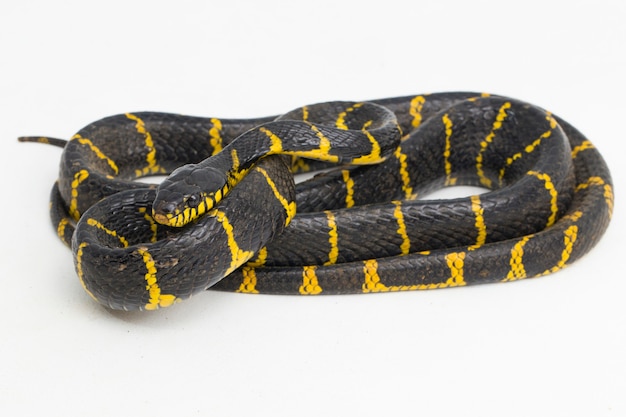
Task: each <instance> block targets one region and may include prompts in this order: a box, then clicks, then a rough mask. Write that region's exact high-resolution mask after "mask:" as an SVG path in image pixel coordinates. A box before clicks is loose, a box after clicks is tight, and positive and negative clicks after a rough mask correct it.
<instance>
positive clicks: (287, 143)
mask: <svg viewBox="0 0 626 417" xmlns="http://www.w3.org/2000/svg"><path fill="white" fill-rule="evenodd" d="M235 139H236V140H235ZM20 140H21V141H37V142H47V143H52V144H55V145H59V146H63V147H64V152H63V156H62V159H61V167H60V175H59V179H58V181H57V182H56V184H55V186H54V187H53V190H52V196H51V217H52V221H53V223H54V225H55V227H56V229H57V231H58V235H59V237H60V238H61V239H62V240H63V241H64V242H65V243H66V244H68V245H71V247H72V250H73V253H74V262H75V268H76V272H77V274H78V277H79V279H80V282H81V283H82V285H83V287H84V288H85V290H86V291H87V293H88V294H89V295H91V296H92V297H93V298H94V299H95V300H96V301H98V302H100V303H102V304H103V305H105V306H107V307H109V308H113V309H125V310H133V309H140V310H143V309H145V310H152V309H156V308H158V307H165V306H169V305H171V304H173V303H174V302H176V301H179V300H182V299H185V298H188V297H190V296H191V295H193V294H195V293H197V292H199V291H204V290H206V289H208V288H213V289H218V290H226V291H238V292H245V293H273V294H342V293H373V292H386V291H404V290H421V289H431V288H445V287H456V286H463V285H469V284H477V283H486V282H497V281H500V282H504V281H515V280H519V279H522V278H527V277H535V276H541V275H545V274H548V273H551V272H555V271H557V270H560V269H561V268H563V267H564V266H566V265H567V264H569V263H571V262H573V261H574V260H576V259H578V258H579V257H580V256H582V255H583V254H585V253H586V252H587V251H589V250H590V249H591V248H592V247H593V246H594V245H595V243H596V242H597V241H598V240H599V239H600V237H601V235H602V234H603V232H604V231H605V229H606V227H607V226H608V223H609V220H610V217H611V212H612V208H613V189H612V182H611V177H610V173H609V170H608V168H607V166H606V164H605V162H604V161H603V159H602V157H601V156H600V154H599V153H598V151H597V150H596V149H595V148H594V146H593V145H592V144H591V142H589V141H588V140H587V139H586V138H585V137H584V136H583V135H582V134H581V133H580V132H579V131H578V130H576V129H575V128H574V127H572V126H571V125H570V124H568V123H567V122H565V121H563V120H561V119H560V118H558V117H556V116H554V115H552V114H551V113H550V112H547V111H545V110H543V109H541V108H538V107H536V106H533V105H530V104H527V103H523V102H520V101H517V100H514V99H510V98H505V97H499V96H490V95H488V94H476V93H439V94H430V95H417V96H408V97H399V98H390V99H383V100H373V101H371V102H363V103H347V102H332V103H323V104H317V105H312V106H305V107H302V108H300V109H296V110H294V111H292V112H289V113H287V114H285V115H282V116H280V117H266V118H259V119H232V120H225V119H217V118H200V117H189V116H181V115H173V114H165V113H149V112H143V113H132V114H131V113H128V114H122V115H117V116H112V117H109V118H105V119H102V120H99V121H96V122H95V123H92V124H90V125H88V126H87V127H85V128H83V129H82V130H80V131H79V132H78V133H77V134H76V135H74V136H73V137H72V138H71V140H69V141H63V140H59V139H51V138H38V137H23V138H20ZM312 159H317V160H320V161H323V162H322V163H321V164H320V163H319V162H316V161H312ZM328 163H333V165H335V168H332V169H330V170H327V171H326V172H324V173H322V174H319V175H317V176H315V177H313V178H311V179H309V180H307V181H304V182H302V183H299V184H297V185H296V186H294V181H293V172H297V171H307V170H312V169H314V168H315V167H317V166H320V165H322V166H328ZM185 164H190V165H185ZM181 166H182V167H181ZM179 167H181V168H179ZM169 173H171V175H170V176H169V177H168V178H166V179H165V180H164V181H163V183H162V184H160V185H158V186H157V185H154V184H143V183H140V182H138V181H135V180H136V179H137V178H140V177H144V176H148V175H156V174H169ZM452 185H474V186H480V187H483V188H486V189H488V190H489V191H488V192H485V193H482V194H478V195H473V196H471V197H463V198H454V199H447V200H424V199H418V198H420V197H422V196H423V195H425V194H427V193H428V192H430V191H433V190H435V189H437V188H440V187H444V186H452ZM157 187H158V188H157ZM296 207H297V213H298V214H297V215H295V213H296Z"/></svg>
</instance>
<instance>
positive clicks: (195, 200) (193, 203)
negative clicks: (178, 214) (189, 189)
mask: <svg viewBox="0 0 626 417" xmlns="http://www.w3.org/2000/svg"><path fill="white" fill-rule="evenodd" d="M198 204H200V196H198V194H191V195H190V196H189V197H187V205H188V206H189V207H191V208H196V207H198Z"/></svg>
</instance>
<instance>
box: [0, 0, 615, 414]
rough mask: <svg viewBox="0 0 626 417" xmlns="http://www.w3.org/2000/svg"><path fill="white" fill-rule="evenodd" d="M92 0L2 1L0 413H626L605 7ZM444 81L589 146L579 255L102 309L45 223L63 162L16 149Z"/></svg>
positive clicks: (52, 154) (424, 88)
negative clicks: (479, 270) (609, 214)
mask: <svg viewBox="0 0 626 417" xmlns="http://www.w3.org/2000/svg"><path fill="white" fill-rule="evenodd" d="M94 4H96V2H85V1H75V2H69V1H66V2H63V1H55V2H51V1H30V2H29V1H20V2H16V1H14V2H3V3H2V5H1V6H0V75H1V77H0V115H1V116H0V117H1V120H2V121H1V123H0V138H2V149H3V151H2V153H1V155H0V157H1V165H0V167H2V172H3V173H4V174H3V175H4V178H5V181H4V186H3V188H2V193H1V195H2V197H1V198H2V204H1V206H0V207H1V208H2V212H3V215H2V218H3V223H4V225H3V228H2V230H3V235H2V236H3V237H2V242H3V247H2V251H0V256H1V257H2V258H1V262H0V271H1V272H0V279H1V285H0V288H1V289H2V302H1V303H0V317H1V319H0V335H1V337H0V415H3V416H26V415H28V416H32V415H38V414H39V415H47V416H100V415H102V416H122V415H137V416H143V415H146V416H148V415H149V416H162V415H173V414H174V413H176V415H180V416H191V415H212V416H226V415H229V416H231V415H232V416H253V415H272V416H281V415H289V416H309V415H311V416H334V415H340V416H351V415H359V416H367V415H376V416H398V415H411V416H415V415H427V416H453V415H466V416H529V415H533V416H624V415H626V400H625V397H626V394H625V391H626V354H625V352H626V341H625V339H626V310H625V307H624V292H625V291H626V283H625V282H626V281H625V276H624V275H625V273H624V269H625V268H624V262H625V259H624V258H625V257H624V253H625V252H626V244H625V243H624V241H625V240H624V238H623V236H621V235H620V233H624V230H625V226H624V211H623V206H622V205H621V201H622V191H623V189H624V185H625V183H624V178H625V168H624V167H625V165H626V164H625V163H624V145H623V143H624V138H625V137H626V136H625V135H626V133H625V129H624V121H625V117H624V114H626V100H625V99H624V97H625V93H626V83H625V82H624V74H626V54H625V53H624V45H625V44H626V30H625V26H624V20H626V3H624V2H621V1H598V0H594V1H589V2H579V1H573V0H569V1H563V2H549V1H546V0H541V1H526V2H522V3H519V2H516V3H512V2H502V1H491V2H488V1H472V2H466V1H458V2H452V1H437V2H434V1H432V2H431V1H429V2H425V1H424V2H418V1H415V2H408V1H395V0H386V1H382V2H379V1H376V2H374V1H365V0H362V1H358V2H349V3H348V4H343V3H340V2H338V1H319V0H316V1H309V2H296V1H284V2H279V1H269V2H260V1H249V2H236V1H231V2H200V1H198V2H192V1H177V2H160V1H149V2H148V1H145V2H132V1H129V0H124V1H113V0H109V1H106V2H100V5H99V6H94ZM211 4H212V5H211ZM444 90H448V91H452V90H478V91H489V92H492V93H498V94H505V95H510V96H513V97H517V98H521V99H525V100H528V101H531V102H533V103H536V104H539V105H541V106H543V107H546V108H548V109H550V110H552V111H554V112H555V113H556V114H559V115H561V116H562V117H564V118H566V119H567V120H570V121H571V122H572V123H574V124H575V125H576V126H577V127H579V128H580V129H581V130H583V131H584V132H585V133H586V134H587V135H588V136H589V137H590V139H592V140H593V142H594V143H595V144H596V145H597V146H598V148H599V149H600V150H601V151H602V152H603V153H604V156H605V157H606V159H607V161H608V163H609V165H610V167H611V168H612V172H613V176H614V180H615V183H616V186H615V191H616V194H617V204H616V206H615V213H614V217H613V222H612V224H611V226H610V228H609V230H608V232H607V234H606V235H605V237H604V239H603V240H602V241H601V243H600V244H599V245H598V246H597V247H596V248H595V249H594V250H593V252H592V253H590V254H589V255H588V256H587V257H585V258H584V259H583V260H581V261H579V262H577V263H576V264H574V265H572V266H571V267H569V268H567V269H566V270H565V271H562V272H560V273H558V274H556V275H553V276H551V277H547V278H542V279H537V280H529V281H525V282H519V283H514V284H502V285H489V286H478V287H472V288H461V289H453V290H441V291H432V292H421V293H405V294H386V295H374V296H345V297H344V296H341V297H338V296H337V297H317V298H315V297H311V298H299V297H279V296H249V295H240V294H224V293H217V292H208V293H207V294H203V295H200V296H197V297H195V298H194V299H192V300H190V301H188V302H185V303H182V304H179V305H177V306H175V307H173V308H170V309H164V310H160V311H157V312H154V313H144V314H119V313H111V312H109V311H107V310H105V309H103V308H101V307H99V306H98V305H96V304H95V303H93V302H92V301H91V299H90V298H89V297H88V296H87V295H85V294H84V293H83V290H82V289H81V286H80V285H79V283H78V281H77V279H76V276H75V273H74V271H73V264H72V256H71V253H70V251H69V250H67V249H66V248H65V247H64V246H63V245H62V244H61V243H60V242H59V241H58V240H57V238H56V235H55V233H54V231H53V230H52V228H51V226H50V224H49V219H48V209H47V207H48V192H49V188H50V186H51V185H52V183H53V181H54V180H55V178H56V174H57V167H58V161H59V158H60V155H61V151H60V150H59V149H57V148H53V147H47V146H43V145H35V144H18V143H17V141H16V140H15V139H16V138H17V137H18V136H20V135H37V134H41V135H49V136H57V137H65V138H69V137H70V136H71V135H72V134H73V133H75V132H76V131H77V130H78V129H79V128H81V127H82V126H84V125H86V124H87V123H89V122H91V121H94V120H96V119H99V118H101V117H103V116H107V115H110V114H115V113H120V112H125V111H138V110H159V111H169V112H178V113H188V114H198V115H209V116H217V117H246V116H250V117H252V116H261V115H267V114H274V113H280V112H284V111H287V110H290V109H292V108H294V107H297V106H300V105H302V104H307V103H314V102H318V101H327V100H333V99H368V98H379V97H387V96H396V95H407V94H413V93H421V92H434V91H444Z"/></svg>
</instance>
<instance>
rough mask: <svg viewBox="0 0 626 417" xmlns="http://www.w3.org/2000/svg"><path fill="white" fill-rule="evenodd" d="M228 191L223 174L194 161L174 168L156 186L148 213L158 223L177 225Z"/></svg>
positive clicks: (216, 201)
mask: <svg viewBox="0 0 626 417" xmlns="http://www.w3.org/2000/svg"><path fill="white" fill-rule="evenodd" d="M227 190H228V185H227V183H226V177H225V174H224V173H223V172H221V171H218V170H216V169H214V168H206V167H200V166H198V165H195V164H190V165H185V166H183V167H180V168H178V169H176V170H175V171H174V172H172V174H171V175H170V176H169V177H167V178H166V179H165V180H164V181H163V182H162V183H161V184H160V185H159V187H158V188H157V195H156V198H155V199H154V203H153V205H152V216H153V218H154V220H155V221H156V222H158V223H161V224H164V225H168V226H174V227H181V226H184V225H186V224H187V223H190V222H192V221H194V220H196V219H198V218H199V217H200V216H202V215H203V214H205V213H206V212H207V211H209V210H211V209H212V208H213V207H214V206H215V205H216V204H217V203H218V202H219V201H220V200H221V199H222V197H223V195H224V193H225V192H226V191H227Z"/></svg>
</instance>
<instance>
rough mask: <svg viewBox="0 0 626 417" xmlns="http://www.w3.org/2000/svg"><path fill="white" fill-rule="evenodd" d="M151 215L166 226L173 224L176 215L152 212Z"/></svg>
mask: <svg viewBox="0 0 626 417" xmlns="http://www.w3.org/2000/svg"><path fill="white" fill-rule="evenodd" d="M152 217H153V218H154V220H155V221H156V222H157V223H160V224H164V225H167V226H172V225H173V224H172V222H173V223H174V224H175V223H176V217H174V216H173V215H169V216H168V215H166V214H163V213H153V214H152Z"/></svg>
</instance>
